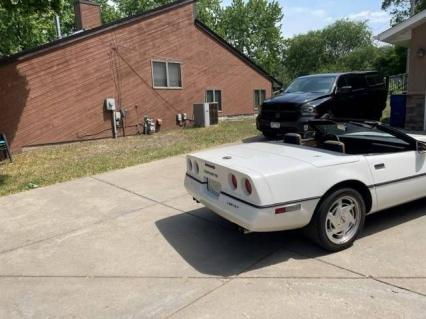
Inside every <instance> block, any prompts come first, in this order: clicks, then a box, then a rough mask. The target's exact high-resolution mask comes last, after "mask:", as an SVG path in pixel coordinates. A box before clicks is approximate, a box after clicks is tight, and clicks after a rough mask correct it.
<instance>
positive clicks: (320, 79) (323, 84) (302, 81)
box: [285, 75, 336, 94]
mask: <svg viewBox="0 0 426 319" xmlns="http://www.w3.org/2000/svg"><path fill="white" fill-rule="evenodd" d="M335 80H336V76H333V75H324V76H311V77H302V78H297V79H296V80H294V82H293V83H291V84H290V86H289V87H288V88H287V90H285V93H325V94H327V93H330V92H331V90H332V89H333V85H334V82H335Z"/></svg>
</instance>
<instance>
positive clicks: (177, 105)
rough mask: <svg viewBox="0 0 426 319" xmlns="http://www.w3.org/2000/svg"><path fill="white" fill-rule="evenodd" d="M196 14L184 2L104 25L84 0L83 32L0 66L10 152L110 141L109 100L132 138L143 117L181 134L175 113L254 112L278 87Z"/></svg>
mask: <svg viewBox="0 0 426 319" xmlns="http://www.w3.org/2000/svg"><path fill="white" fill-rule="evenodd" d="M194 6H195V1H194V0H180V1H177V2H174V3H172V4H169V5H165V6H162V7H159V8H157V9H154V10H151V11H148V12H144V13H141V14H138V15H135V16H131V17H127V18H124V19H121V20H118V21H114V22H112V23H109V24H106V25H101V19H100V7H99V5H98V4H96V3H94V2H90V1H87V0H78V1H77V2H76V5H75V8H76V25H77V26H78V27H80V28H81V31H80V32H77V33H75V34H73V35H71V36H68V37H65V38H62V39H58V40H56V41H53V42H51V43H48V44H45V45H42V46H40V47H37V48H35V49H32V50H29V51H26V52H22V53H19V54H16V55H13V56H10V57H6V58H3V59H2V60H0V114H1V116H0V131H4V132H5V133H6V134H7V136H8V138H9V140H10V143H11V146H12V149H13V150H14V151H15V152H16V151H19V150H20V149H21V148H22V147H25V146H34V145H42V144H50V143H59V142H68V141H78V140H84V139H92V138H103V137H110V136H112V120H111V118H112V117H111V112H110V111H106V110H105V106H104V101H105V99H106V98H110V97H112V98H115V100H116V102H117V105H118V109H120V108H126V110H127V111H128V112H127V117H126V121H125V133H126V134H136V133H137V132H138V129H139V127H138V123H141V122H142V121H143V117H144V115H147V116H149V117H151V118H155V119H157V118H161V119H162V121H163V126H162V127H163V128H173V127H176V114H178V113H187V114H188V116H189V117H191V116H192V105H193V104H194V103H200V102H204V101H207V102H212V101H213V102H217V103H218V104H219V108H220V114H221V115H224V116H225V115H226V116H228V115H239V114H252V113H254V110H255V107H256V105H257V104H258V103H259V102H261V100H262V99H263V98H264V97H265V96H266V97H268V96H270V95H271V92H272V90H273V87H276V86H279V85H280V83H279V82H278V81H277V80H275V79H274V78H273V77H271V76H270V75H269V74H267V73H266V72H265V71H264V70H263V69H262V68H261V67H259V66H258V65H256V64H255V63H254V62H253V61H251V60H250V59H248V58H247V57H246V56H245V55H243V54H242V53H240V52H239V51H238V50H236V49H235V48H233V47H232V46H230V45H229V44H228V43H227V42H225V41H224V40H223V39H222V38H220V37H219V36H218V35H217V34H215V33H214V32H213V31H212V30H210V29H209V28H208V27H206V26H205V25H204V24H202V23H201V22H200V21H198V20H197V19H196V17H195V16H194V12H195V8H194ZM118 133H119V135H121V134H123V132H122V130H118Z"/></svg>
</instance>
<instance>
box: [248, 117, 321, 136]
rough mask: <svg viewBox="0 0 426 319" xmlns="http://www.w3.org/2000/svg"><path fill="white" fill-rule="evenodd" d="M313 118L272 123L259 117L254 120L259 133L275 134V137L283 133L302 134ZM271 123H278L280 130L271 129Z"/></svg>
mask: <svg viewBox="0 0 426 319" xmlns="http://www.w3.org/2000/svg"><path fill="white" fill-rule="evenodd" d="M314 119H315V117H300V118H299V119H297V120H296V121H292V122H288V121H284V122H283V121H279V120H278V121H272V120H265V119H262V118H261V117H260V116H258V117H257V118H256V127H257V129H258V130H259V131H262V132H267V133H275V134H277V135H280V134H285V133H290V132H293V133H303V132H306V131H307V125H308V122H309V121H312V120H314ZM271 122H279V123H280V128H271Z"/></svg>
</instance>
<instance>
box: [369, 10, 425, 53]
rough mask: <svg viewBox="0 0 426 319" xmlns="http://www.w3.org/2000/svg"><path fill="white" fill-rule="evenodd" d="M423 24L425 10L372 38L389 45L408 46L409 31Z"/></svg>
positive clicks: (409, 39)
mask: <svg viewBox="0 0 426 319" xmlns="http://www.w3.org/2000/svg"><path fill="white" fill-rule="evenodd" d="M423 23H426V10H423V11H421V12H419V13H417V14H416V15H414V16H412V17H411V18H408V19H407V20H405V21H403V22H401V23H400V24H397V25H395V26H393V27H392V28H389V29H387V30H385V31H383V32H382V33H380V34H378V35H376V36H375V37H374V38H375V39H376V40H379V41H382V42H386V43H390V44H396V45H400V46H409V44H410V41H411V30H413V29H414V28H416V27H417V26H419V25H421V24H423Z"/></svg>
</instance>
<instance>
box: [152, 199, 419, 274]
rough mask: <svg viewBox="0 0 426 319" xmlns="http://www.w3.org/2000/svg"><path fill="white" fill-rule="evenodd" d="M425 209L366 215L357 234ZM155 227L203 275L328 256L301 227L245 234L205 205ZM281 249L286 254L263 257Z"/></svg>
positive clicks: (372, 231)
mask: <svg viewBox="0 0 426 319" xmlns="http://www.w3.org/2000/svg"><path fill="white" fill-rule="evenodd" d="M425 207H426V199H422V200H418V201H416V202H412V203H409V204H405V205H401V206H398V207H395V208H392V209H388V210H386V211H383V212H380V213H377V214H373V215H371V216H368V217H367V221H366V225H365V228H364V231H363V234H362V236H361V237H367V236H370V235H373V234H376V233H379V232H382V231H386V230H387V229H389V228H392V227H397V226H398V225H401V224H403V223H406V222H409V221H411V220H414V219H417V218H420V217H422V216H424V215H425V214H426V209H425ZM194 216H195V218H194ZM206 220H207V221H208V222H206ZM156 226H157V227H158V229H159V230H160V232H161V234H162V235H163V236H164V238H165V239H166V240H167V241H168V242H169V244H170V245H171V246H172V247H173V248H174V249H175V250H176V251H177V252H178V253H179V254H180V255H181V256H182V258H183V259H185V261H186V262H187V263H188V264H190V265H191V266H192V267H193V268H195V269H196V270H197V271H199V272H200V273H203V274H207V275H214V276H224V277H228V276H233V275H238V274H241V273H244V272H246V271H248V270H254V269H258V268H263V267H267V266H270V265H272V264H277V263H282V262H286V261H287V260H288V259H289V258H291V259H306V258H315V257H320V256H324V255H327V254H329V252H327V251H324V250H322V249H320V248H318V247H317V246H316V245H315V244H313V243H312V242H311V241H309V240H308V239H306V238H305V237H304V236H303V235H302V232H301V231H300V230H295V231H287V232H273V233H252V234H248V235H244V234H242V233H240V232H238V231H237V228H236V226H235V225H233V224H231V223H229V222H228V221H226V220H224V219H222V218H221V217H219V216H217V215H216V214H214V213H212V212H210V211H209V210H208V209H206V208H200V209H197V210H192V211H189V212H187V213H183V214H179V215H174V216H171V217H167V218H164V219H161V220H159V221H157V222H156ZM279 249H286V250H288V251H289V253H288V254H277V256H274V258H267V259H265V257H267V256H269V255H272V254H273V253H274V252H276V251H278V250H279ZM260 260H262V262H261V263H260V262H259V261H260ZM265 261H266V262H265Z"/></svg>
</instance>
